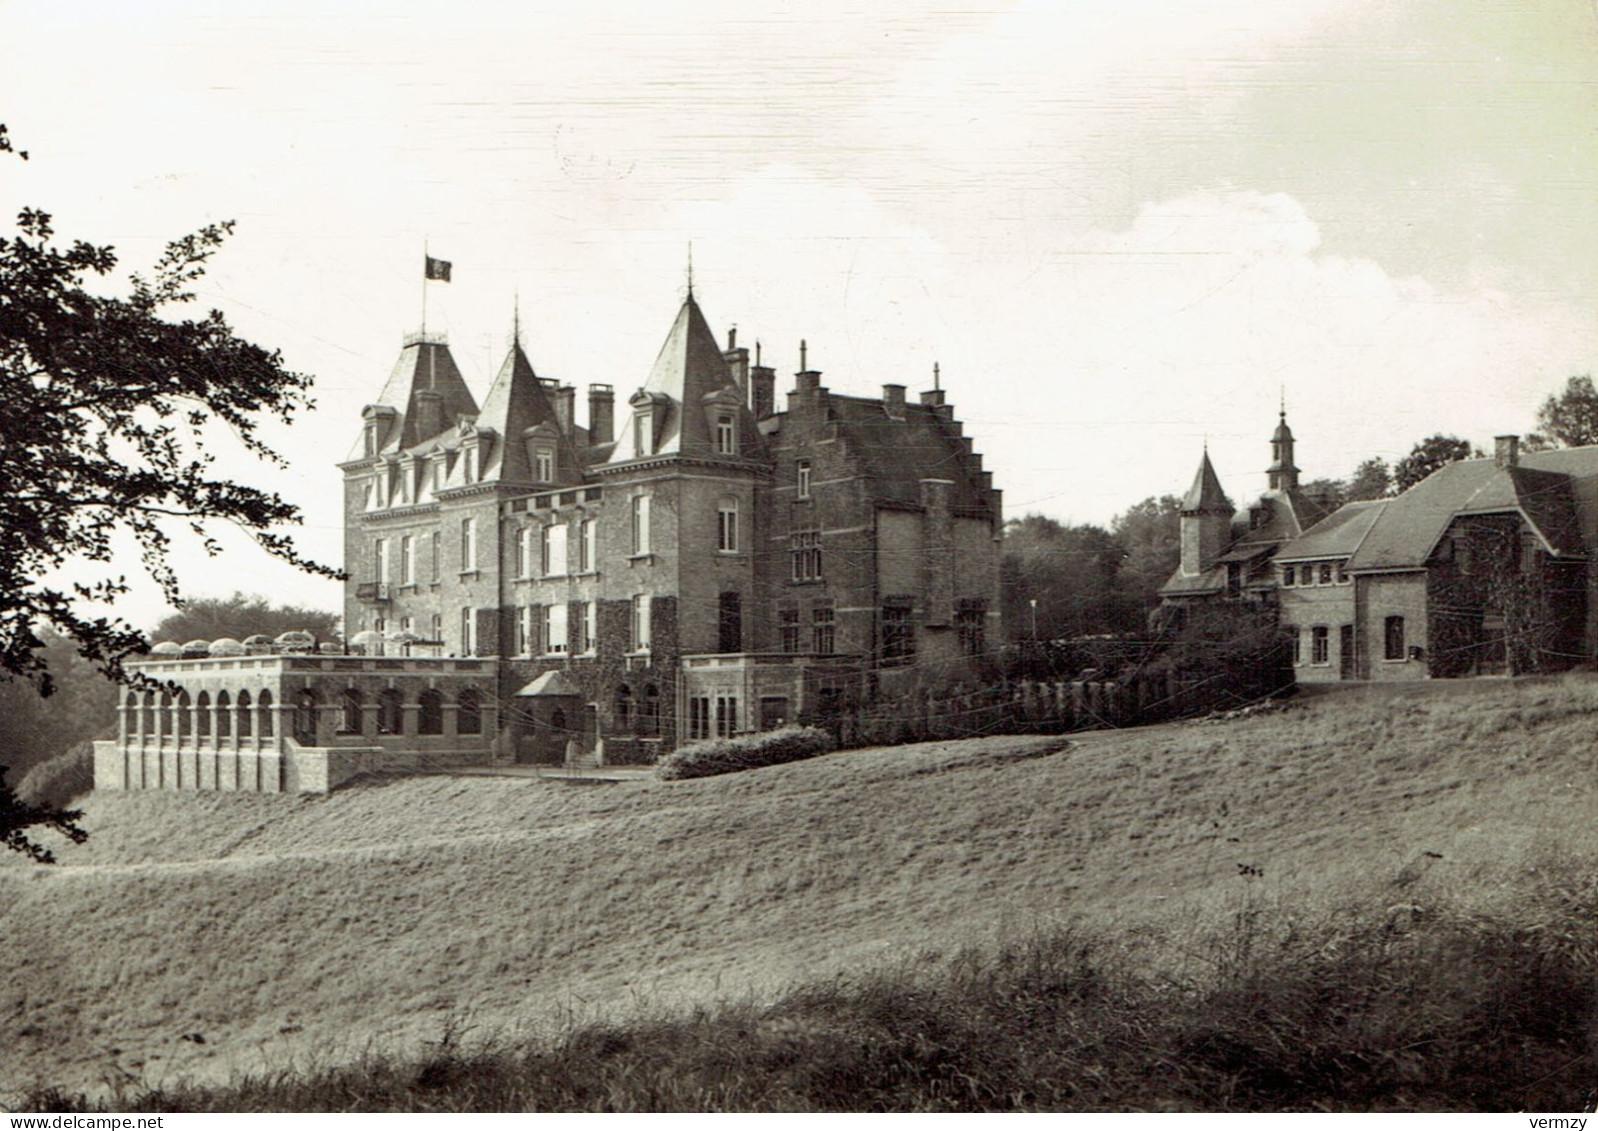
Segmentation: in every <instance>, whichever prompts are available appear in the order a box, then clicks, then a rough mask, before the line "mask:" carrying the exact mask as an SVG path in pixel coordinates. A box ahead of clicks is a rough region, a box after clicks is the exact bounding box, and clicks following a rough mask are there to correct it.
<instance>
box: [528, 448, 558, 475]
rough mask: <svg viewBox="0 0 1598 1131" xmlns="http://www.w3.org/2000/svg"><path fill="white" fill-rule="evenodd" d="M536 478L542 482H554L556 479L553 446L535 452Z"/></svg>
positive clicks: (534, 472)
mask: <svg viewBox="0 0 1598 1131" xmlns="http://www.w3.org/2000/svg"><path fill="white" fill-rule="evenodd" d="M533 465H534V471H533V475H534V478H536V479H537V481H538V482H540V483H553V482H554V481H555V450H554V449H553V448H539V449H538V450H537V451H536V452H534V453H533Z"/></svg>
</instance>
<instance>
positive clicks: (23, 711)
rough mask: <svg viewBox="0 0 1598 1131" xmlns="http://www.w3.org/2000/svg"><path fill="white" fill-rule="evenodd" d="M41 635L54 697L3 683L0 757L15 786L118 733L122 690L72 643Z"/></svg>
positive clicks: (19, 682) (26, 684)
mask: <svg viewBox="0 0 1598 1131" xmlns="http://www.w3.org/2000/svg"><path fill="white" fill-rule="evenodd" d="M40 635H41V636H42V637H43V639H44V649H43V655H42V658H43V659H44V661H45V663H46V664H47V666H48V670H49V672H50V676H51V683H52V689H51V695H50V697H49V698H48V699H45V698H43V697H41V696H40V695H39V692H38V689H37V688H36V687H35V686H34V685H33V684H32V683H30V682H28V681H27V680H11V681H9V682H4V683H0V751H3V754H0V757H4V758H5V760H6V762H7V764H9V765H10V767H11V784H12V785H17V784H18V783H19V781H20V779H21V775H23V774H24V773H26V772H27V771H28V770H30V769H32V768H33V767H34V766H36V765H38V764H39V763H40V762H45V761H48V760H49V759H51V758H55V757H58V756H59V755H61V754H62V753H63V752H64V751H66V750H68V749H70V748H71V747H73V746H74V745H76V744H77V743H80V742H84V741H87V740H90V739H95V738H108V737H110V736H111V735H113V734H115V733H116V709H117V685H116V684H115V683H112V682H111V681H110V680H108V679H106V678H105V675H104V673H102V672H101V671H100V670H99V669H98V668H96V667H95V665H94V664H93V663H91V662H90V661H88V660H86V659H84V658H83V657H82V656H80V655H79V654H78V649H77V647H76V645H74V644H73V642H72V641H71V640H69V639H68V638H67V637H65V636H60V635H58V634H56V633H54V632H50V631H48V630H47V631H45V632H43V633H41V634H40Z"/></svg>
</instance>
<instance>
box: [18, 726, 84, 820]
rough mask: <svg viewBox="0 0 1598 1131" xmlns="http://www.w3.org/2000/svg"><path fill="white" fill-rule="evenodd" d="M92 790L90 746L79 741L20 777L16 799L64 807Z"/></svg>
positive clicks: (33, 803) (34, 803)
mask: <svg viewBox="0 0 1598 1131" xmlns="http://www.w3.org/2000/svg"><path fill="white" fill-rule="evenodd" d="M93 788H94V743H93V742H80V743H78V744H76V745H75V746H73V747H71V748H70V749H68V750H67V752H66V753H65V754H57V755H56V756H55V757H54V758H50V759H47V760H46V761H43V762H39V763H37V764H36V765H34V766H32V767H31V768H30V769H29V770H28V772H27V773H25V774H23V775H22V780H21V781H19V782H18V783H17V796H18V797H20V798H21V799H22V800H23V801H26V802H28V803H29V804H31V805H45V806H50V807H52V808H56V809H60V808H65V807H66V805H67V803H68V802H71V801H74V800H76V799H77V798H79V797H82V796H83V795H84V794H86V793H88V792H89V791H90V790H92V789H93Z"/></svg>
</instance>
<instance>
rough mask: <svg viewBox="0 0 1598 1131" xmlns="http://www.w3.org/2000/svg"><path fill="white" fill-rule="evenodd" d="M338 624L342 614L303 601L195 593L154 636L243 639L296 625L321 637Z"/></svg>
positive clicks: (177, 639) (273, 633) (327, 636)
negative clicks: (285, 602) (273, 601)
mask: <svg viewBox="0 0 1598 1131" xmlns="http://www.w3.org/2000/svg"><path fill="white" fill-rule="evenodd" d="M337 628H338V614H337V613H330V612H328V611H327V610H325V609H308V608H304V607H302V606H300V605H272V604H269V603H268V602H267V599H266V598H265V597H262V596H260V595H258V594H246V593H234V594H233V596H231V597H191V598H189V599H187V600H185V601H184V602H183V607H182V608H181V609H180V610H179V611H177V612H175V613H172V614H170V615H168V616H167V617H165V618H164V619H162V621H161V623H160V624H158V625H156V628H155V631H154V632H153V633H151V634H150V638H151V639H152V640H171V641H175V642H176V643H179V644H183V643H185V642H187V641H190V640H196V639H198V640H217V639H220V638H221V637H224V636H231V637H232V638H233V639H235V640H242V639H244V638H245V637H246V636H250V635H252V634H254V633H257V632H260V633H265V634H266V635H267V636H277V635H279V634H280V633H284V632H288V631H290V630H292V629H303V630H304V631H306V632H309V633H312V634H314V635H315V636H316V638H317V639H318V640H328V639H331V638H332V637H333V635H334V633H335V632H336V630H337Z"/></svg>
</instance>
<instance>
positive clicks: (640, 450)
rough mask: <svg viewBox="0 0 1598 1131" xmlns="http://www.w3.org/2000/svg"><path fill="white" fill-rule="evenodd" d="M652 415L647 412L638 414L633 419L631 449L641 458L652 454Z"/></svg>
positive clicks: (653, 446)
mask: <svg viewBox="0 0 1598 1131" xmlns="http://www.w3.org/2000/svg"><path fill="white" fill-rule="evenodd" d="M652 415H653V414H652V413H649V412H640V413H638V414H637V415H636V416H634V417H633V448H634V450H635V451H636V452H637V454H638V455H641V456H647V455H653V454H654V450H655V445H654V443H653V441H654V435H653V432H654V428H653V421H652V419H651V416H652Z"/></svg>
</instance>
